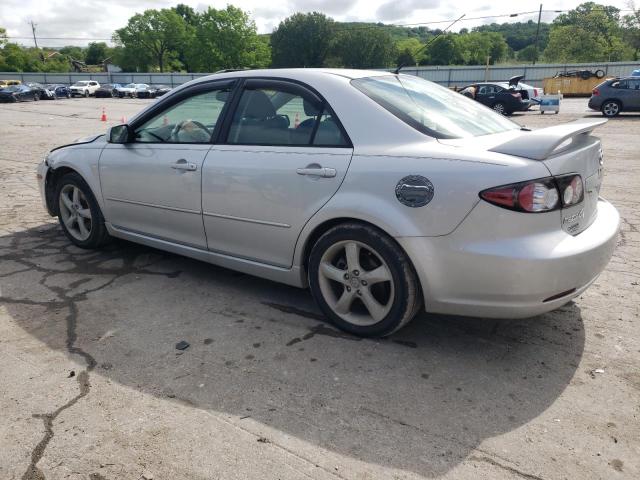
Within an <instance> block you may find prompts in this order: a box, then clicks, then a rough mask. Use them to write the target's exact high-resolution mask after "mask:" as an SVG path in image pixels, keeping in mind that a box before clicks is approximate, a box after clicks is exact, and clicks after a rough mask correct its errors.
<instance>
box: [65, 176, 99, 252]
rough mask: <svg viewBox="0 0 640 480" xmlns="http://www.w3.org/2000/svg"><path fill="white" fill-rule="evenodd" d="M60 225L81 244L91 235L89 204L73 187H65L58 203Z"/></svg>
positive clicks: (80, 192) (80, 191)
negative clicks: (62, 224)
mask: <svg viewBox="0 0 640 480" xmlns="http://www.w3.org/2000/svg"><path fill="white" fill-rule="evenodd" d="M58 206H59V210H60V216H61V218H62V223H64V226H65V227H66V229H67V231H68V232H69V234H71V235H72V236H73V238H75V239H76V240H79V241H81V242H83V241H85V240H87V239H88V238H89V236H90V235H91V228H92V226H93V224H92V219H91V209H90V208H89V202H88V201H87V198H86V197H85V195H84V193H82V190H80V189H79V188H78V187H76V186H75V185H65V186H64V187H62V189H61V190H60V198H59V201H58Z"/></svg>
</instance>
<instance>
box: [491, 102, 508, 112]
mask: <svg viewBox="0 0 640 480" xmlns="http://www.w3.org/2000/svg"><path fill="white" fill-rule="evenodd" d="M491 108H493V109H494V110H495V111H496V112H497V113H500V114H502V115H507V107H506V106H505V104H504V103H502V102H496V103H494V104H493V106H492V107H491Z"/></svg>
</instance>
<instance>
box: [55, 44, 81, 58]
mask: <svg viewBox="0 0 640 480" xmlns="http://www.w3.org/2000/svg"><path fill="white" fill-rule="evenodd" d="M58 51H59V52H60V53H61V54H62V55H65V56H67V57H71V58H73V59H74V60H80V61H81V62H84V60H85V52H84V50H83V49H82V47H76V46H75V45H67V46H66V47H62V48H61V49H59V50H58Z"/></svg>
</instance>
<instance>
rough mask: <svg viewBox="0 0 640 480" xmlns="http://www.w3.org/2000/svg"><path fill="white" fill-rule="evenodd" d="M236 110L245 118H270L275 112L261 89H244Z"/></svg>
mask: <svg viewBox="0 0 640 480" xmlns="http://www.w3.org/2000/svg"><path fill="white" fill-rule="evenodd" d="M238 110H239V111H240V112H242V115H243V116H244V117H245V118H259V119H261V118H270V117H273V116H275V114H276V109H275V108H274V106H273V104H272V103H271V100H269V97H268V96H267V94H266V93H264V92H263V91H262V90H246V91H245V92H244V93H243V94H242V100H241V101H240V105H239V108H238Z"/></svg>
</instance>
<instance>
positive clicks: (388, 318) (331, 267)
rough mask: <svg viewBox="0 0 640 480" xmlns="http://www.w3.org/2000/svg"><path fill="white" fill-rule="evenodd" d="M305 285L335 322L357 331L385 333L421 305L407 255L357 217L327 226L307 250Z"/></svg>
mask: <svg viewBox="0 0 640 480" xmlns="http://www.w3.org/2000/svg"><path fill="white" fill-rule="evenodd" d="M309 285H310V287H311V292H312V294H313V296H314V298H315V299H316V302H317V303H318V305H319V306H320V309H321V310H322V311H323V313H324V314H325V315H326V316H327V317H328V318H329V319H330V320H331V321H332V322H333V324H334V325H336V327H338V328H340V329H341V330H344V331H346V332H349V333H352V334H354V335H358V336H361V337H384V336H386V335H390V334H392V333H393V332H395V331H396V330H399V329H400V328H402V327H403V326H404V325H406V324H407V323H408V322H409V321H410V320H411V319H412V318H413V317H414V316H415V315H416V313H417V312H418V310H419V309H420V307H421V306H422V292H421V290H420V285H419V282H418V278H417V275H416V273H415V271H414V269H413V265H411V261H410V260H409V258H408V257H407V256H406V254H405V253H404V252H403V251H402V249H401V248H400V247H399V246H398V245H397V244H396V243H395V242H394V241H393V239H392V238H390V237H389V236H388V235H386V234H385V233H383V232H381V231H380V230H378V229H376V228H374V227H372V226H369V225H364V224H360V223H345V224H341V225H337V226H335V227H333V228H331V229H330V230H328V231H327V232H326V233H325V234H324V235H322V236H321V237H320V238H319V239H318V241H317V242H316V243H315V245H314V246H313V248H312V250H311V255H310V256H309Z"/></svg>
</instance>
